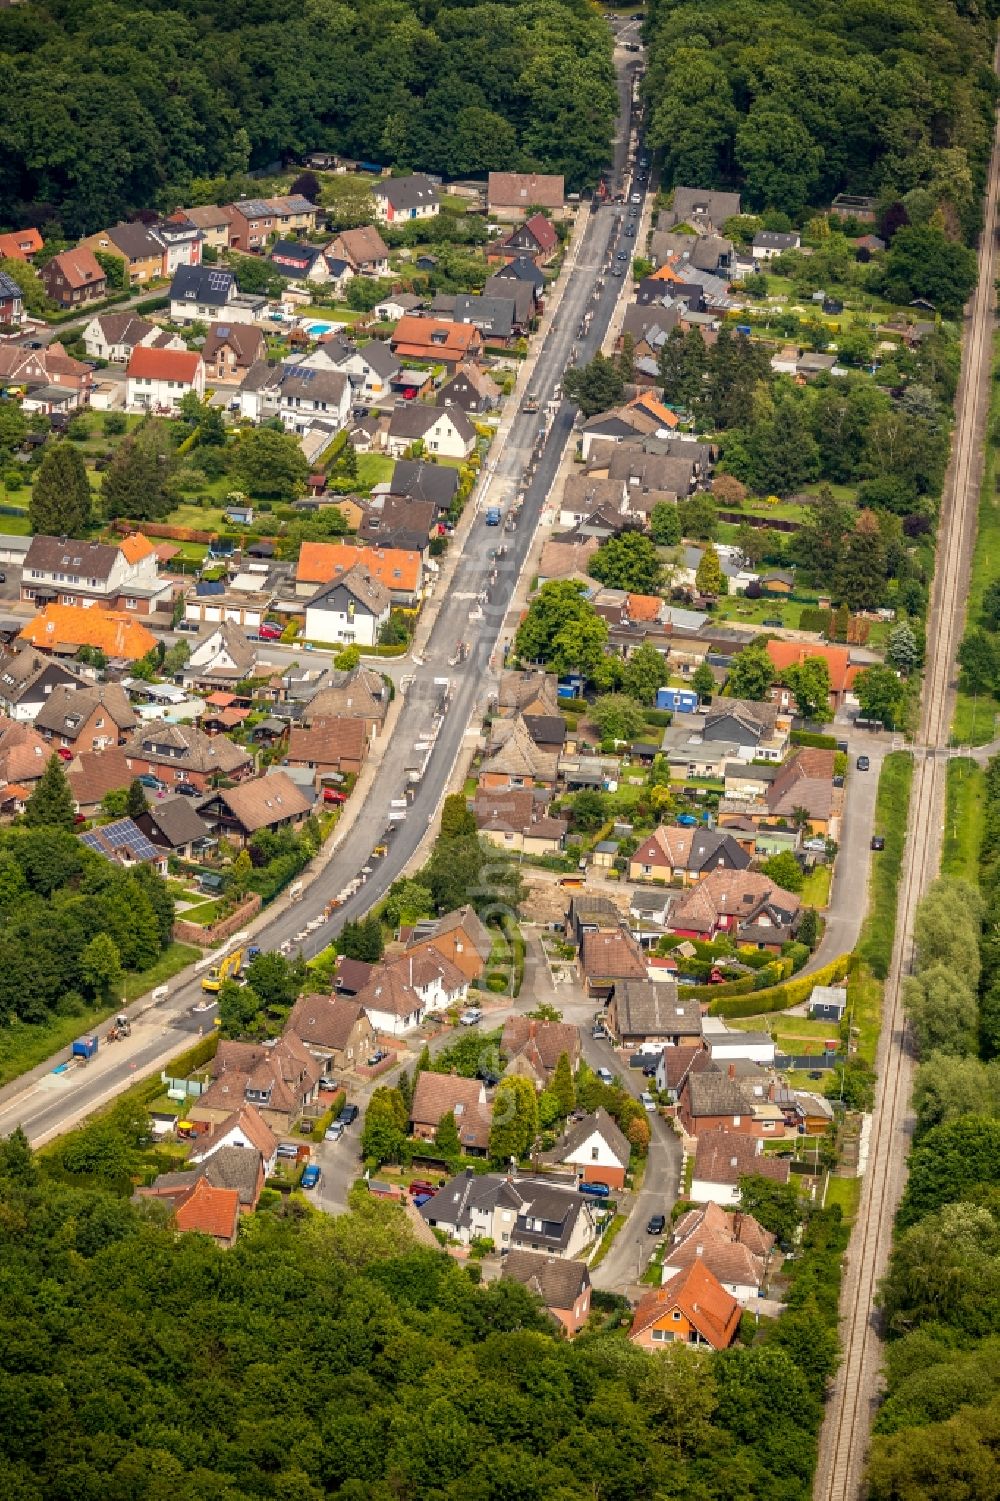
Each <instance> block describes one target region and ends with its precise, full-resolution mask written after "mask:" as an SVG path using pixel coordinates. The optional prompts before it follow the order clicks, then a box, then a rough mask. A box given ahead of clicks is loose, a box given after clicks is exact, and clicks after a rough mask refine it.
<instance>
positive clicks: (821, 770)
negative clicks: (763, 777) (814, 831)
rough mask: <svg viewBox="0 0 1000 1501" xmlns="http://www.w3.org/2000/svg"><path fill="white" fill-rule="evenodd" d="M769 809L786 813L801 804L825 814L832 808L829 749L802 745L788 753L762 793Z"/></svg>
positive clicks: (822, 816)
mask: <svg viewBox="0 0 1000 1501" xmlns="http://www.w3.org/2000/svg"><path fill="white" fill-rule="evenodd" d="M764 800H765V802H766V803H767V806H768V809H769V811H770V812H771V813H773V814H777V815H782V816H788V815H791V814H792V813H794V811H795V809H796V808H805V809H806V811H807V812H808V813H809V814H811V816H812V817H813V818H817V819H826V818H829V816H830V813H831V811H832V808H833V751H830V750H819V749H817V748H815V747H813V746H805V747H803V748H802V749H801V750H798V751H796V752H795V754H794V755H793V756H790V757H789V758H788V760H787V761H786V762H785V763H784V765H783V766H781V767H780V768H779V771H778V775H777V776H776V777H775V779H774V781H773V782H772V783H771V785H770V787H768V789H767V791H766V793H765V794H764Z"/></svg>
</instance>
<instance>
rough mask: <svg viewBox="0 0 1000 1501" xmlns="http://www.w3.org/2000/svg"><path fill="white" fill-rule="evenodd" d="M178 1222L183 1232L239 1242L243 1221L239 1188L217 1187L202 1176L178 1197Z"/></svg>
mask: <svg viewBox="0 0 1000 1501" xmlns="http://www.w3.org/2000/svg"><path fill="white" fill-rule="evenodd" d="M174 1202H175V1207H174V1224H175V1226H176V1227H177V1229H178V1230H179V1231H181V1232H182V1233H191V1234H197V1235H207V1236H208V1237H209V1238H210V1239H211V1240H214V1241H215V1243H216V1245H217V1246H221V1247H222V1248H223V1249H228V1248H229V1247H230V1246H234V1245H235V1244H236V1236H237V1234H238V1232H239V1225H240V1195H239V1192H238V1190H237V1189H235V1188H213V1186H212V1185H211V1183H209V1182H208V1180H207V1178H203V1177H200V1176H199V1178H198V1180H197V1182H195V1183H194V1184H193V1185H192V1187H191V1188H189V1189H187V1190H186V1191H185V1192H183V1193H182V1194H181V1195H180V1196H179V1197H178V1198H177V1199H176V1200H175V1201H174Z"/></svg>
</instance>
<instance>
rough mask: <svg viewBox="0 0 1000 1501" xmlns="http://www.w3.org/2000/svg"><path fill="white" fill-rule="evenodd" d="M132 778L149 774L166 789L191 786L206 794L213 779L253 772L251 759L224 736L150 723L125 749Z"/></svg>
mask: <svg viewBox="0 0 1000 1501" xmlns="http://www.w3.org/2000/svg"><path fill="white" fill-rule="evenodd" d="M125 752H126V756H127V758H128V763H129V770H130V771H131V773H132V775H133V776H141V775H143V774H144V773H148V774H150V775H152V776H156V777H159V779H160V780H161V781H162V782H165V783H166V784H167V786H170V785H171V783H176V782H190V783H191V784H192V785H193V786H195V787H197V788H198V790H199V792H206V791H207V790H208V789H209V788H210V786H211V784H212V780H213V778H215V777H225V778H227V779H229V778H238V777H242V776H247V775H248V774H249V773H250V772H251V771H252V770H253V759H252V757H251V756H249V755H248V754H247V752H246V751H245V750H243V748H242V747H241V746H239V745H235V744H234V743H233V741H232V740H228V739H226V737H225V736H224V735H216V736H211V735H206V734H205V733H204V732H203V731H202V730H199V729H197V728H196V727H195V726H194V725H189V724H167V723H166V722H165V721H163V720H152V721H150V722H149V723H148V724H143V725H141V726H140V728H139V729H138V730H137V731H136V733H135V734H134V735H133V737H132V739H131V740H130V741H129V744H128V745H127V746H126V748H125Z"/></svg>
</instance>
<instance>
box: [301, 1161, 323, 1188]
mask: <svg viewBox="0 0 1000 1501" xmlns="http://www.w3.org/2000/svg"><path fill="white" fill-rule="evenodd" d="M319 1180H320V1171H319V1168H318V1167H317V1166H316V1164H315V1162H310V1164H309V1166H308V1167H307V1168H303V1170H302V1187H303V1188H315V1187H316V1184H317V1183H318V1182H319Z"/></svg>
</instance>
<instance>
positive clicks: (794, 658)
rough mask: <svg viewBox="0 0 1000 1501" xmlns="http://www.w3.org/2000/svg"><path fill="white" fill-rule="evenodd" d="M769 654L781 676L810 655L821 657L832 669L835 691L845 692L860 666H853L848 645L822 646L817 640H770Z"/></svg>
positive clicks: (831, 677)
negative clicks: (803, 641)
mask: <svg viewBox="0 0 1000 1501" xmlns="http://www.w3.org/2000/svg"><path fill="white" fill-rule="evenodd" d="M767 654H768V656H769V657H770V659H771V663H772V666H773V667H774V670H775V672H776V673H777V674H778V676H779V677H780V676H781V674H782V673H783V672H787V671H788V669H789V667H798V666H799V664H800V663H802V662H806V661H808V659H809V658H810V657H819V658H821V660H822V661H824V662H825V663H826V665H827V667H828V668H829V670H830V687H831V688H832V689H833V691H834V693H844V692H845V691H846V690H847V689H848V688H849V687H850V686H851V684H852V683H853V681H854V679H855V677H856V675H857V672H858V668H856V667H852V666H851V654H850V652H849V651H848V649H847V647H846V646H821V645H820V644H819V643H818V642H815V641H810V642H807V643H802V642H799V641H769V642H768V643H767Z"/></svg>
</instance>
